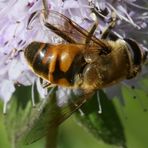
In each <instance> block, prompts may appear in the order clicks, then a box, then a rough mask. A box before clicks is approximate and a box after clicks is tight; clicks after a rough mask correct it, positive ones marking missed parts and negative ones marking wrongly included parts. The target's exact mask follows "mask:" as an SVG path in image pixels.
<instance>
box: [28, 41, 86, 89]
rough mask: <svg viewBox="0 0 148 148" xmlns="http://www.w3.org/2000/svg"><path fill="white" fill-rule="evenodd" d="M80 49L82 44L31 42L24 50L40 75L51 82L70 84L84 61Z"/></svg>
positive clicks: (33, 67)
mask: <svg viewBox="0 0 148 148" xmlns="http://www.w3.org/2000/svg"><path fill="white" fill-rule="evenodd" d="M82 50H83V46H82V45H75V44H68V45H65V44H60V45H50V44H48V43H40V42H33V43H31V44H30V45H29V46H28V47H27V49H26V50H25V57H26V59H27V61H28V63H29V65H30V66H31V68H32V69H33V71H34V72H35V73H36V74H37V75H39V76H40V77H42V78H44V79H46V80H48V81H49V82H50V83H52V84H57V85H61V86H72V85H73V84H74V77H75V75H76V74H77V73H79V72H80V71H81V67H82V66H83V64H84V62H85V61H84V58H83V54H82V52H83V51H82Z"/></svg>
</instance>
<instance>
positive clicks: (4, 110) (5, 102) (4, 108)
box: [3, 101, 7, 114]
mask: <svg viewBox="0 0 148 148" xmlns="http://www.w3.org/2000/svg"><path fill="white" fill-rule="evenodd" d="M6 113H7V101H4V106H3V114H6Z"/></svg>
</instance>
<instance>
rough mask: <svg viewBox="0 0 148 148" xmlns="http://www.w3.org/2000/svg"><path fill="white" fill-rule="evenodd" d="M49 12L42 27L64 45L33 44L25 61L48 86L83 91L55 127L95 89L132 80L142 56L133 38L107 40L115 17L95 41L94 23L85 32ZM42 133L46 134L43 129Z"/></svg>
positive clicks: (138, 70)
mask: <svg viewBox="0 0 148 148" xmlns="http://www.w3.org/2000/svg"><path fill="white" fill-rule="evenodd" d="M48 13H49V15H48V21H46V20H45V21H44V25H45V27H46V28H48V29H49V30H51V31H52V32H54V33H55V34H57V35H58V36H60V37H61V38H63V39H64V40H65V41H66V42H67V43H66V44H58V45H53V44H50V43H42V42H32V43H31V44H29V45H28V47H27V48H26V49H25V58H26V60H27V62H28V64H29V65H30V67H31V69H32V70H33V71H34V73H35V74H37V75H38V76H39V77H41V78H42V79H45V80H47V81H48V82H49V86H62V87H66V88H70V89H80V90H83V93H82V95H80V96H79V98H80V99H79V100H77V101H76V103H75V104H74V103H71V106H70V109H71V111H69V112H65V114H64V117H61V116H58V115H56V117H54V119H53V120H54V121H56V125H58V124H59V123H60V122H61V121H62V120H64V119H65V118H67V117H68V116H70V115H71V114H72V112H74V111H75V110H76V109H78V108H79V107H80V106H81V105H82V104H83V103H84V102H85V101H84V100H86V99H87V98H88V97H90V96H91V94H93V93H94V92H95V91H96V90H98V89H102V88H104V87H108V86H111V85H114V84H116V83H118V82H120V81H122V80H124V79H131V78H133V77H135V76H136V75H137V74H138V72H140V70H141V66H142V63H143V61H144V57H145V53H144V52H143V51H142V49H141V48H140V47H139V45H138V44H137V43H136V42H135V41H134V40H133V39H126V38H125V39H120V38H118V37H115V38H114V39H113V40H112V39H108V37H109V35H110V32H111V31H110V29H111V28H113V27H114V25H115V21H116V20H115V19H114V18H113V21H112V22H111V23H110V24H109V26H108V27H107V28H106V29H105V31H104V32H103V33H102V35H101V37H100V38H96V37H95V36H94V35H93V34H94V32H95V29H96V28H97V23H94V25H93V27H92V28H91V30H90V31H87V30H85V29H83V28H82V27H80V26H79V25H78V24H77V23H75V22H74V21H72V20H71V19H69V18H68V17H66V16H64V15H63V14H60V13H59V12H56V11H52V10H50V11H48ZM51 20H54V21H51ZM61 118H62V119H61ZM50 121H51V119H50ZM46 122H47V121H46ZM46 124H48V123H46ZM42 128H43V126H42ZM44 128H46V126H44ZM47 129H48V128H47ZM33 131H34V132H36V131H35V130H33ZM43 131H44V133H42V134H45V132H46V130H45V129H44V130H43ZM42 134H40V135H39V137H41V136H43V135H42ZM35 135H37V134H35ZM39 137H38V138H39ZM38 138H36V139H38ZM28 139H29V137H28Z"/></svg>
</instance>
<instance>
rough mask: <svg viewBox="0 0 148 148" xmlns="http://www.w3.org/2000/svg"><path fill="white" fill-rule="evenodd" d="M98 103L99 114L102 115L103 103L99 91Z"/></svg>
mask: <svg viewBox="0 0 148 148" xmlns="http://www.w3.org/2000/svg"><path fill="white" fill-rule="evenodd" d="M97 101H98V108H99V110H98V113H99V114H102V106H101V101H100V97H99V91H97Z"/></svg>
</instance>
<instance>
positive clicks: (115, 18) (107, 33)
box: [101, 11, 117, 39]
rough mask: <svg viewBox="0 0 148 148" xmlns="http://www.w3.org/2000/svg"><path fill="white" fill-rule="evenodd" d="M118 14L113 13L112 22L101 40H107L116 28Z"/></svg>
mask: <svg viewBox="0 0 148 148" xmlns="http://www.w3.org/2000/svg"><path fill="white" fill-rule="evenodd" d="M116 20H117V17H116V13H115V12H114V11H113V12H112V16H111V21H110V23H109V24H108V26H107V27H106V28H105V29H104V31H103V33H102V35H101V39H106V38H107V37H108V35H109V33H110V32H111V30H112V28H114V26H115V25H116Z"/></svg>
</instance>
